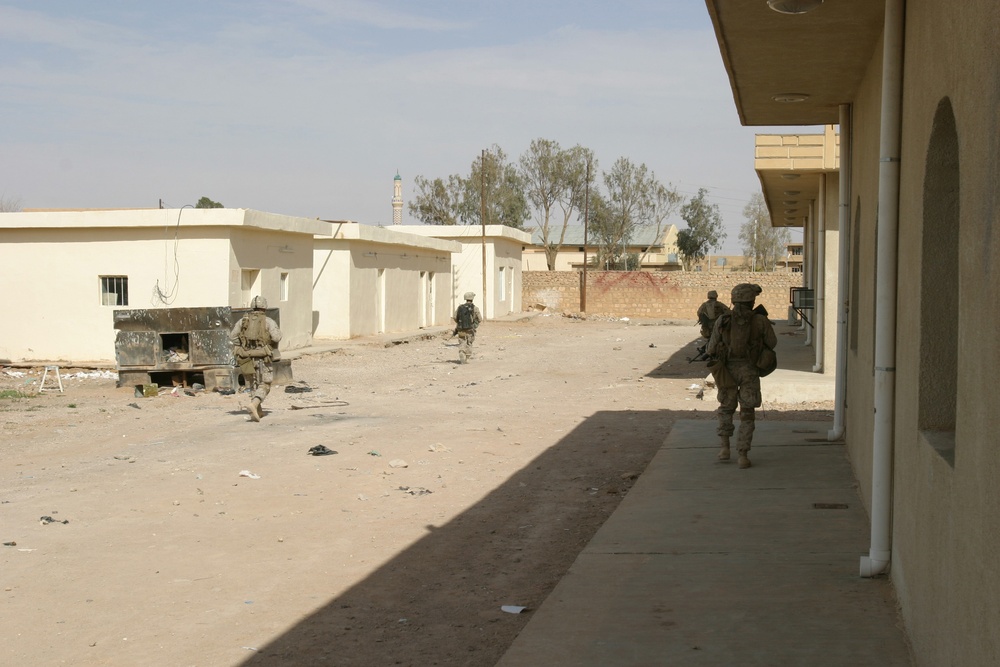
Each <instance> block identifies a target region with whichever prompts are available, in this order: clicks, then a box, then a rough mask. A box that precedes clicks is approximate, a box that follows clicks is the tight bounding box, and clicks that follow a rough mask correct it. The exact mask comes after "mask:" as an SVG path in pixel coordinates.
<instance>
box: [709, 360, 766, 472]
mask: <svg viewBox="0 0 1000 667" xmlns="http://www.w3.org/2000/svg"><path fill="white" fill-rule="evenodd" d="M726 369H727V370H728V371H729V374H730V375H731V376H732V378H733V380H734V381H735V383H736V384H734V385H731V386H726V387H718V395H719V409H718V410H717V411H716V414H717V415H718V418H719V428H718V430H717V431H716V432H717V433H718V434H719V435H720V436H722V437H726V438H728V437H730V436H732V435H733V431H734V430H735V428H734V427H733V413H735V412H736V406H737V404H739V407H740V430H739V432H738V433H737V434H736V449H737V450H738V451H741V452H743V451H747V450H749V449H750V443H751V442H752V441H753V431H754V426H755V424H754V422H755V420H756V417H755V416H754V408H759V407H760V403H761V396H760V375H758V373H757V367H756V366H755V365H754V364H752V363H750V362H749V361H746V360H745V359H737V360H732V361H729V362H728V363H726Z"/></svg>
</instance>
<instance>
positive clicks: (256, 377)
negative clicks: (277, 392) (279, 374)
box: [243, 359, 274, 403]
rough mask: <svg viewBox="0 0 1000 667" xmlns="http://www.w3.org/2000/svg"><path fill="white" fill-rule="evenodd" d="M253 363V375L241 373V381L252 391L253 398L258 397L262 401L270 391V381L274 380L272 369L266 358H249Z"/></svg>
mask: <svg viewBox="0 0 1000 667" xmlns="http://www.w3.org/2000/svg"><path fill="white" fill-rule="evenodd" d="M250 362H251V363H252V364H253V367H254V373H253V375H247V374H246V373H244V374H243V382H244V383H245V384H246V386H247V388H248V389H250V391H251V392H253V396H252V397H253V398H259V399H260V402H261V403H263V402H264V399H265V398H267V395H268V394H269V393H271V383H272V382H274V369H273V368H272V367H271V363H270V360H268V359H251V360H250Z"/></svg>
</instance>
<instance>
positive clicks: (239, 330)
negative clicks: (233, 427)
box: [229, 296, 281, 422]
mask: <svg viewBox="0 0 1000 667" xmlns="http://www.w3.org/2000/svg"><path fill="white" fill-rule="evenodd" d="M250 307H251V308H252V309H253V310H252V311H251V312H249V313H247V314H246V315H244V316H243V317H241V318H240V321H239V322H237V323H236V326H234V327H233V330H232V331H231V332H230V333H229V340H230V341H231V342H232V343H233V356H234V357H235V358H236V365H237V366H239V368H240V373H241V374H242V375H243V380H244V382H245V383H246V386H247V387H248V388H249V389H250V390H251V391H252V392H253V398H251V399H250V405H249V406H248V407H247V411H248V412H249V413H250V419H252V420H254V421H255V422H259V421H260V418H261V417H263V416H264V413H263V411H262V410H261V407H260V406H261V403H263V402H264V399H265V398H267V395H268V394H269V393H270V391H271V383H272V382H273V381H274V369H273V367H272V366H271V362H273V361H276V360H277V359H278V356H279V355H278V341H280V340H281V329H279V328H278V324H277V323H276V322H275V321H274V320H272V319H271V318H270V317H268V316H267V315H266V314H265V312H264V311H266V310H267V299H265V298H264V297H262V296H255V297H254V298H253V301H251V302H250Z"/></svg>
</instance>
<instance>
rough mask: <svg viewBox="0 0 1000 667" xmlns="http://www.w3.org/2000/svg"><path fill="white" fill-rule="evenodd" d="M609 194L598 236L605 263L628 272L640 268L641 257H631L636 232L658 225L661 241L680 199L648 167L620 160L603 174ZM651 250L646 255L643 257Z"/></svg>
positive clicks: (599, 219) (622, 158) (606, 197)
mask: <svg viewBox="0 0 1000 667" xmlns="http://www.w3.org/2000/svg"><path fill="white" fill-rule="evenodd" d="M603 179H604V186H605V189H606V190H607V193H606V195H605V196H604V198H603V201H601V203H600V204H598V208H599V209H600V206H601V205H602V204H603V205H604V207H605V208H606V211H604V213H603V215H602V216H601V217H599V218H598V233H599V238H600V239H601V242H602V244H604V246H605V247H604V252H603V255H604V257H605V258H606V259H605V262H606V263H607V264H608V265H609V266H610V265H611V264H614V265H616V266H619V267H621V268H624V269H626V270H630V269H638V268H639V264H640V262H641V260H642V257H640V256H638V255H635V256H631V257H630V256H628V252H627V249H628V246H629V245H630V244H631V242H632V239H633V237H634V236H635V233H636V231H638V230H639V229H648V228H650V227H653V226H655V229H656V237H657V238H659V237H660V234H661V231H662V230H663V225H664V223H665V222H666V220H667V218H668V217H669V216H670V215H671V213H673V211H674V210H676V207H677V206H678V205H679V204H680V201H681V197H680V195H679V194H678V193H677V191H676V189H674V188H673V187H672V186H665V185H663V184H662V183H660V181H658V180H657V179H656V174H654V173H653V172H651V171H649V169H648V168H647V167H646V165H645V164H638V165H637V164H635V163H634V162H632V161H631V160H629V159H628V158H625V157H621V158H618V160H617V161H616V162H615V164H614V165H613V166H612V167H611V170H610V171H607V172H604V173H603ZM646 254H648V250H647V251H646V252H645V253H643V257H644V256H645V255H646Z"/></svg>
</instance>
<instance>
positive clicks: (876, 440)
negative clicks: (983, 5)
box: [861, 0, 903, 577]
mask: <svg viewBox="0 0 1000 667" xmlns="http://www.w3.org/2000/svg"><path fill="white" fill-rule="evenodd" d="M883 42H884V44H885V47H884V52H883V56H882V126H881V130H880V134H879V144H880V146H879V156H880V157H879V177H878V270H877V275H876V276H875V428H874V432H873V435H872V534H871V550H870V551H869V555H867V556H862V557H861V576H862V577H873V576H876V575H879V574H882V573H884V572H885V571H886V570H887V569H888V567H889V562H890V560H891V557H892V445H893V422H894V420H895V419H894V418H895V410H894V403H895V400H896V278H897V276H896V270H897V263H898V258H897V256H896V244H897V243H898V236H899V155H900V125H901V121H900V116H901V112H902V84H903V0H886V3H885V28H884V37H883Z"/></svg>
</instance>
